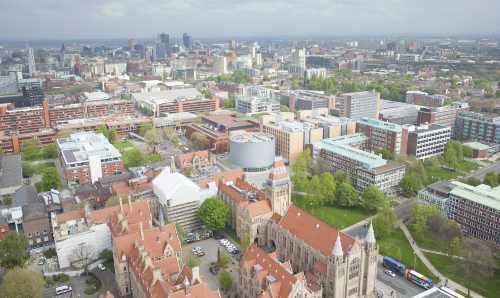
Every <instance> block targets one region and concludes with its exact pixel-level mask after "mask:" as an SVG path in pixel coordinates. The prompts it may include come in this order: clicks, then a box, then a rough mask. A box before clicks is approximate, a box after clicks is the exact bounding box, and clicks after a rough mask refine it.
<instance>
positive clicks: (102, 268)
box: [97, 263, 106, 271]
mask: <svg viewBox="0 0 500 298" xmlns="http://www.w3.org/2000/svg"><path fill="white" fill-rule="evenodd" d="M97 268H99V270H101V271H106V266H104V264H102V263H101V264H99V265H97Z"/></svg>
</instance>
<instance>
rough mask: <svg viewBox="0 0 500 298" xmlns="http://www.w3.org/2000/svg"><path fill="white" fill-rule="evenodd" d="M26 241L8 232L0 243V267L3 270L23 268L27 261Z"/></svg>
mask: <svg viewBox="0 0 500 298" xmlns="http://www.w3.org/2000/svg"><path fill="white" fill-rule="evenodd" d="M27 248H28V240H26V238H25V237H24V235H22V234H19V233H17V232H14V231H10V232H8V233H7V235H6V236H5V237H4V238H3V240H2V241H0V265H1V266H2V267H5V268H14V267H23V266H24V263H26V261H27V260H28V258H29V256H28V253H27Z"/></svg>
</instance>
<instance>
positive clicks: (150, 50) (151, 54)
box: [144, 46, 156, 63]
mask: <svg viewBox="0 0 500 298" xmlns="http://www.w3.org/2000/svg"><path fill="white" fill-rule="evenodd" d="M144 58H145V59H146V61H147V62H149V63H153V62H154V61H155V60H156V49H155V47H152V46H147V47H146V49H145V51H144Z"/></svg>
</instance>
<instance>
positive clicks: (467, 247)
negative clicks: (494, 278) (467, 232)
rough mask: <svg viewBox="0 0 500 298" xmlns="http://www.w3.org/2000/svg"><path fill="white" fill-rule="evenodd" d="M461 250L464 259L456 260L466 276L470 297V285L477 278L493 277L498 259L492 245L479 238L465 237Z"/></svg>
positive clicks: (461, 273)
mask: <svg viewBox="0 0 500 298" xmlns="http://www.w3.org/2000/svg"><path fill="white" fill-rule="evenodd" d="M460 250H461V251H460V254H461V256H462V257H463V259H462V260H460V261H459V262H456V270H457V273H458V274H460V275H462V276H463V277H464V280H465V286H466V287H467V296H468V297H470V286H471V285H472V284H474V283H475V282H477V280H481V279H487V278H489V277H491V275H492V274H493V269H494V266H495V264H496V260H495V257H494V253H493V251H492V249H491V247H490V246H489V245H488V244H487V243H486V242H484V241H481V240H478V239H470V238H465V239H463V241H462V246H461V249H460Z"/></svg>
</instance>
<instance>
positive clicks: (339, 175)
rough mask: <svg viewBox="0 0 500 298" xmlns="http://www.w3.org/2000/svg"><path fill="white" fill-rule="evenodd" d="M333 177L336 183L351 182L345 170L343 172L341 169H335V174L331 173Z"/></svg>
mask: <svg viewBox="0 0 500 298" xmlns="http://www.w3.org/2000/svg"><path fill="white" fill-rule="evenodd" d="M333 177H334V178H335V182H337V184H340V183H348V184H351V177H349V174H347V173H346V172H344V171H342V170H338V171H336V172H335V174H334V175H333Z"/></svg>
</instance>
